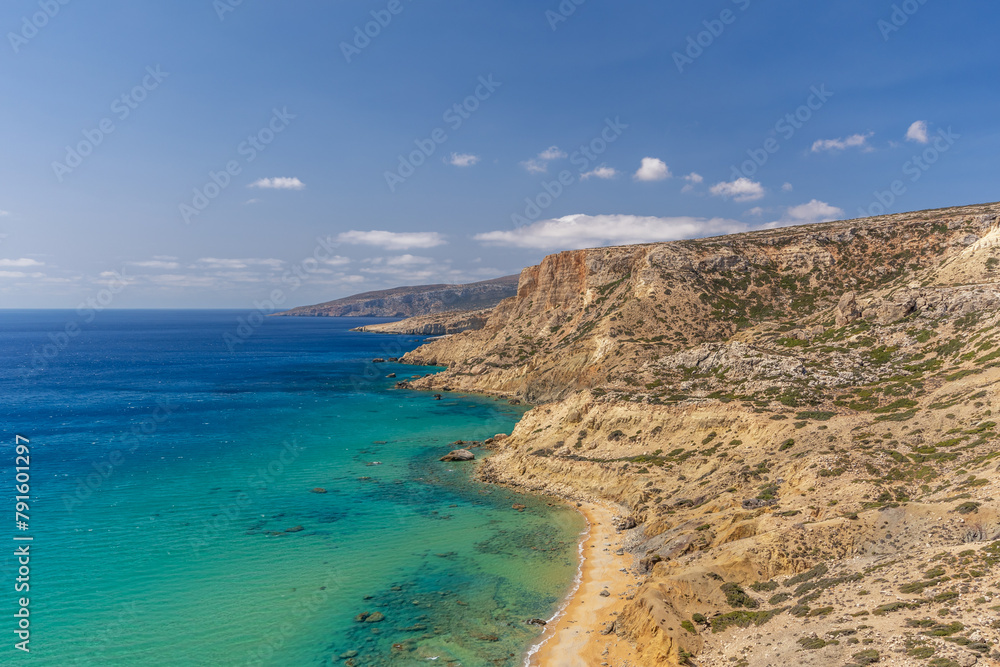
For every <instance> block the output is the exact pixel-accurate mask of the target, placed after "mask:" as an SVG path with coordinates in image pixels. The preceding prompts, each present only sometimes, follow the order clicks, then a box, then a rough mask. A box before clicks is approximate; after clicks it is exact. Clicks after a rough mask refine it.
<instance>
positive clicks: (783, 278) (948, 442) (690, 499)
mask: <svg viewBox="0 0 1000 667" xmlns="http://www.w3.org/2000/svg"><path fill="white" fill-rule="evenodd" d="M997 303H1000V206H998V205H996V204H991V205H982V206H969V207H961V208H955V209H943V210H938V211H923V212H917V213H908V214H900V215H894V216H882V217H879V218H871V219H865V220H852V221H845V222H836V223H827V224H822V225H809V226H805V227H798V228H789V229H776V230H769V231H764V232H755V233H751V234H741V235H733V236H727V237H720V238H716V239H704V240H699V241H683V242H677V243H664V244H648V245H644V246H628V247H619V248H603V249H594V250H582V251H573V252H567V253H560V254H558V255H553V256H550V257H547V258H546V259H545V260H544V261H543V262H542V264H540V265H539V266H537V267H531V268H529V269H525V271H524V272H522V275H521V281H520V285H519V288H518V294H517V296H516V297H514V298H511V299H507V300H506V301H504V302H502V303H501V304H500V305H499V306H497V307H496V309H494V311H493V313H492V315H491V316H490V318H489V320H488V322H487V323H486V325H485V326H484V327H483V328H482V329H481V330H477V331H469V332H465V333H460V334H456V335H454V336H450V337H449V338H447V339H442V340H438V341H433V342H430V343H428V344H427V345H425V346H423V347H421V348H419V349H417V350H416V351H414V352H411V353H409V354H408V355H406V357H405V358H404V359H403V361H404V362H408V363H414V364H433V365H444V366H447V367H448V370H447V371H445V372H443V373H440V374H437V375H434V376H430V377H424V378H419V379H415V380H414V381H412V382H411V383H409V384H408V386H411V387H413V388H417V389H431V390H436V391H448V390H455V391H469V392H478V393H489V394H492V395H495V396H505V397H509V398H511V399H515V400H524V401H526V402H528V403H531V404H533V405H535V406H536V407H534V408H533V409H532V410H531V411H529V412H528V413H527V414H526V415H525V416H524V418H522V420H521V421H520V422H519V424H518V425H517V427H516V428H515V430H514V432H513V434H512V435H511V437H510V438H507V439H505V440H504V441H503V442H502V443H499V448H498V451H497V453H496V454H494V455H493V456H491V457H490V458H489V459H487V460H486V461H485V462H483V463H481V464H479V465H478V467H477V475H478V476H479V477H480V479H482V480H484V481H487V482H490V483H495V484H505V485H509V486H512V487H516V488H518V489H521V490H526V491H532V492H537V493H547V494H552V495H556V496H559V497H563V498H569V499H575V501H576V502H583V501H584V500H586V501H597V502H598V503H611V504H613V505H614V506H620V507H622V508H623V512H622V513H623V515H624V516H625V517H626V521H625V523H624V524H623V525H624V526H628V527H627V528H625V532H624V533H623V537H624V541H623V544H624V545H625V546H624V547H623V548H624V549H625V554H627V555H626V557H627V558H633V559H634V561H635V563H636V564H635V570H636V572H637V574H639V576H641V577H642V580H641V585H640V586H639V588H638V590H637V592H636V594H635V596H634V597H633V598H632V599H628V600H625V601H624V603H623V606H622V609H621V612H620V614H619V616H617V617H616V620H615V625H614V628H613V633H614V637H615V638H617V640H618V641H619V643H620V644H622V643H623V644H627V645H628V646H629V647H631V648H630V650H631V651H633V653H634V655H635V656H636V658H635V659H634V660H633V659H630V658H622V659H621V660H620V661H618V662H615V660H614V659H612V660H607V662H608V664H609V665H615V666H616V667H622V666H623V665H624V664H626V662H625V661H628V663H629V664H641V665H667V666H673V665H684V664H698V665H709V664H719V665H721V664H727V665H728V664H733V665H739V666H740V667H758V666H760V667H764V666H765V665H773V664H777V663H789V664H810V663H812V664H850V665H861V664H872V663H873V662H878V663H879V664H885V665H934V666H935V667H936V666H937V665H962V666H966V665H972V664H1000V650H998V647H1000V623H994V614H993V613H992V612H995V611H996V610H997V609H1000V604H998V603H997V602H996V601H995V597H994V593H993V589H996V588H998V587H1000V556H997V555H996V554H998V553H1000V502H998V501H997V500H996V499H997V498H1000V485H998V482H997V478H996V475H995V472H996V471H995V470H994V469H995V468H996V466H997V461H995V460H994V459H996V458H997V457H1000V434H998V431H997V425H996V421H997V420H996V415H998V414H1000V392H998V389H997V387H1000V384H998V383H1000V334H998V331H1000V312H998V310H997V307H996V304H997ZM633 525H634V527H632V526H633ZM588 629H589V630H590V633H591V636H601V635H600V634H599V633H600V631H601V629H602V627H601V626H599V625H595V626H593V627H590V628H588ZM762 633H765V635H766V637H767V638H768V639H767V640H766V641H763V643H762V640H761V639H760V638H761V636H762ZM549 664H558V663H549ZM584 664H590V663H584ZM596 664H601V663H596Z"/></svg>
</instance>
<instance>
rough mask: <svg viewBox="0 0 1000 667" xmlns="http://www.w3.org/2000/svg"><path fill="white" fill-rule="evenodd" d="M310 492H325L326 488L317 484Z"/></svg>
mask: <svg viewBox="0 0 1000 667" xmlns="http://www.w3.org/2000/svg"><path fill="white" fill-rule="evenodd" d="M312 493H326V489H324V488H322V487H320V486H317V487H316V488H315V489H313V490H312Z"/></svg>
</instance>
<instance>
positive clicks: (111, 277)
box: [0, 0, 1000, 309]
mask: <svg viewBox="0 0 1000 667" xmlns="http://www.w3.org/2000/svg"><path fill="white" fill-rule="evenodd" d="M998 26H1000V6H998V5H996V4H995V3H985V2H968V1H962V0H959V1H956V2H950V3H945V2H943V1H942V0H905V1H897V2H890V1H889V0H885V1H880V0H864V1H861V0H841V1H839V2H836V3H817V2H801V1H793V0H772V1H771V2H764V1H763V0H712V1H710V2H698V3H691V2H689V3H678V2H653V1H652V0H649V1H646V0H642V1H633V2H610V1H608V0H562V1H560V0H503V1H502V2H501V1H499V0H479V1H477V2H471V1H467V2H459V1H458V0H434V1H431V0H428V1H425V2H421V1H420V0H365V1H360V0H336V1H335V2H334V1H330V0H326V1H321V0H288V1H286V2H281V3H278V2H262V1H260V0H171V2H162V1H157V2H152V1H149V0H102V2H99V3H95V2H83V1H82V0H6V1H5V2H4V3H2V5H0V34H2V36H3V39H2V40H0V99H2V102H0V308H80V307H84V305H85V304H90V305H91V306H94V304H97V307H99V308H240V309H249V308H260V309H270V308H272V307H274V309H278V306H282V307H284V306H287V307H291V306H296V305H304V304H310V303H316V302H321V301H326V300H330V299H334V298H338V297H341V296H346V295H349V294H353V293H357V292H361V291H366V290H370V289H381V288H386V287H392V286H397V285H413V284H426V283H461V282H472V281H477V280H485V279H489V278H494V277H498V276H502V275H509V274H513V273H517V272H518V271H520V269H522V268H523V267H525V266H529V265H532V264H535V263H537V262H538V261H540V260H541V259H542V258H543V257H544V256H545V255H547V254H550V253H553V252H559V251H563V250H569V249H574V248H582V247H596V246H604V245H616V244H623V243H641V242H649V241H664V240H675V239H681V238H695V237H704V236H712V235H717V234H727V233H733V232H740V231H746V230H750V229H757V228H764V227H774V226H784V225H793V224H802V223H810V222H818V221H825V220H833V219H845V218H856V217H862V216H865V215H874V214H881V213H883V212H889V213H893V212H903V211H913V210H922V209H928V208H938V207H945V206H955V205H963V204H974V203H984V202H992V201H995V200H997V199H998V197H997V196H996V194H995V186H996V176H997V168H996V166H995V163H996V156H997V155H998V154H1000V131H998V121H997V118H998V113H997V111H998V102H1000V87H998V86H997V85H996V81H997V73H998V65H1000V49H997V48H996V32H997V28H998Z"/></svg>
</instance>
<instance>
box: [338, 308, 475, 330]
mask: <svg viewBox="0 0 1000 667" xmlns="http://www.w3.org/2000/svg"><path fill="white" fill-rule="evenodd" d="M491 310H492V309H484V310H460V311H455V312H450V313H439V314H434V315H419V316H417V317H410V318H408V319H405V320H400V321H399V322H385V323H382V324H369V325H367V326H363V327H357V328H355V329H351V331H363V332H365V333H384V334H404V335H409V336H450V335H452V334H457V333H462V332H463V331H478V330H480V329H482V328H483V327H484V326H486V320H487V319H489V316H490V312H491Z"/></svg>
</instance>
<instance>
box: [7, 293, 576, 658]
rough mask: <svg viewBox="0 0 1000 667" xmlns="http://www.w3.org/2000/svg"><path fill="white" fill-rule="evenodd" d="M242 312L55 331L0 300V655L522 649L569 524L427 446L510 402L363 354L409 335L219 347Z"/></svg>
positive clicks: (270, 340)
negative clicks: (27, 489)
mask: <svg viewBox="0 0 1000 667" xmlns="http://www.w3.org/2000/svg"><path fill="white" fill-rule="evenodd" d="M238 316H239V314H237V313H233V312H167V311H151V312H135V311H131V312H130V311H120V312H114V311H108V312H105V313H101V314H100V315H99V317H98V318H97V319H96V320H94V321H93V322H81V329H82V332H83V333H81V334H79V335H76V336H73V337H71V338H68V339H67V338H61V337H60V336H58V335H56V336H55V338H53V337H52V336H50V334H52V333H53V332H56V333H58V332H64V331H65V330H66V329H65V325H66V323H67V322H70V321H74V319H75V318H76V317H77V315H76V314H75V313H73V312H72V311H44V312H15V311H2V312H0V398H2V402H3V405H4V418H5V423H4V434H3V438H4V440H3V444H4V447H3V448H2V450H0V451H2V455H3V459H2V462H0V464H2V468H0V475H2V484H3V488H4V489H7V490H8V491H7V492H6V493H5V498H7V499H8V504H9V506H10V507H11V510H10V513H11V515H12V514H13V494H14V493H13V491H12V489H13V483H14V482H13V475H14V471H13V469H12V466H13V463H14V461H13V457H14V453H13V451H12V447H10V446H9V445H12V444H13V442H14V436H15V434H21V435H24V436H26V437H28V438H30V440H31V477H32V479H31V483H32V502H31V509H30V526H31V527H30V529H29V531H28V532H27V533H23V534H30V535H31V536H33V537H34V541H33V542H32V546H31V549H32V561H31V580H30V586H31V590H30V599H31V606H30V609H31V642H30V648H31V653H30V654H28V655H25V654H22V653H20V652H16V651H14V650H13V649H11V648H10V646H12V645H13V640H11V641H10V642H9V646H5V647H3V649H2V650H0V663H3V664H8V663H9V664H21V663H27V664H39V665H146V664H156V665H296V666H297V665H320V664H352V662H353V664H356V665H359V666H360V665H416V664H439V665H440V664H451V665H458V664H461V665H466V666H478V665H511V666H513V665H517V664H520V661H521V656H522V655H523V652H524V651H525V649H526V648H527V646H528V645H529V644H530V643H532V640H533V639H535V638H536V637H537V635H538V631H537V629H535V628H534V627H533V626H527V625H525V624H524V620H525V619H527V618H531V617H543V618H544V617H548V616H550V615H551V613H552V612H553V611H554V610H555V608H556V607H557V605H558V602H559V600H560V599H561V597H562V596H563V595H564V594H565V593H566V591H567V590H568V588H569V586H570V584H571V581H572V579H573V576H574V574H575V571H576V539H577V534H578V533H579V532H580V530H581V529H582V528H583V524H582V520H581V519H580V518H579V517H578V515H577V514H576V513H575V512H573V511H571V510H570V509H567V508H565V507H564V506H561V505H558V504H550V503H552V501H551V500H548V499H544V498H534V497H530V496H522V495H517V494H514V493H513V492H510V491H507V490H504V489H499V488H496V487H487V486H484V485H481V484H479V483H476V482H474V481H472V480H471V479H470V475H469V470H470V467H469V465H468V464H445V463H441V462H439V461H438V460H437V459H438V458H439V457H440V456H441V455H442V454H444V453H446V452H447V451H448V450H449V449H450V448H451V447H450V444H449V443H451V442H452V441H455V440H459V439H464V440H472V439H477V440H481V439H483V438H485V437H488V436H490V435H493V434H494V433H499V432H510V430H511V429H512V428H513V426H514V424H515V423H516V422H517V420H518V418H519V417H520V415H521V412H522V411H521V409H520V408H517V407H513V406H510V405H508V404H506V403H504V402H497V401H494V400H492V399H489V398H484V397H477V396H468V395H448V396H446V397H445V400H442V401H434V400H433V398H432V396H430V395H428V394H426V393H421V392H413V391H406V390H397V389H395V388H394V383H395V381H396V380H394V379H389V378H386V377H385V376H386V375H387V374H389V373H397V374H398V375H399V377H400V378H406V377H409V376H410V375H412V374H414V373H419V374H422V373H426V372H432V371H433V370H434V369H424V368H414V367H410V366H403V365H398V364H389V363H387V364H377V365H373V364H371V363H368V362H369V360H370V359H371V358H373V357H387V356H398V355H399V354H402V352H404V351H405V350H408V349H412V348H413V347H416V346H417V345H418V344H419V343H420V340H419V339H417V338H414V337H399V336H377V335H370V334H369V335H366V334H357V333H351V332H349V331H347V329H348V328H349V327H353V326H358V325H359V324H364V323H366V322H365V321H360V320H357V319H350V320H341V319H324V318H316V319H298V318H287V319H286V318H271V319H268V320H266V321H265V322H264V323H263V324H262V325H260V326H257V327H255V328H253V330H252V332H251V333H250V335H248V336H243V337H240V338H239V342H238V343H237V344H233V339H232V338H228V341H229V346H228V347H227V338H226V334H227V333H232V332H234V331H235V330H236V327H237V317H238ZM246 332H247V330H246V329H244V330H243V333H244V334H245V333H246ZM46 345H49V346H50V347H48V348H46V347H45V346H46ZM477 452H478V455H480V456H481V455H482V454H483V452H482V450H477ZM376 462H377V465H376V464H375V463H376ZM319 489H322V490H325V493H320V492H316V491H317V490H319ZM514 503H522V504H524V505H527V509H526V510H525V511H524V512H517V511H514V510H513V509H512V508H511V505H512V504H514ZM10 520H11V523H10V528H9V533H8V534H10V535H13V534H14V533H15V532H16V531H15V530H14V526H13V516H11V519H10ZM3 539H5V540H10V537H7V538H3ZM8 544H13V542H8ZM12 552H13V548H12V547H11V548H5V549H4V554H5V555H4V559H3V561H2V573H0V577H2V578H3V580H4V583H3V588H4V589H5V590H8V591H10V590H11V588H12V584H13V578H14V577H15V576H16V574H15V573H14V569H15V568H16V564H15V562H14V560H13V558H12V556H11V554H12ZM8 582H10V583H8ZM15 598H16V595H15V594H14V593H8V594H7V595H5V596H3V601H2V604H3V605H4V608H5V610H9V612H10V613H9V614H7V613H5V614H4V617H6V618H8V619H11V620H10V621H8V624H9V627H7V628H0V630H3V632H4V633H5V635H6V636H8V637H13V636H14V635H13V629H14V621H13V617H12V614H13V611H14V610H15V609H16V606H15V605H16V601H15ZM375 612H378V613H379V614H381V615H382V616H383V617H384V619H383V620H381V621H379V622H358V621H357V620H356V617H358V615H364V614H374V613H375ZM376 618H377V616H376ZM354 652H356V654H355V653H354ZM341 656H343V657H341Z"/></svg>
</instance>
